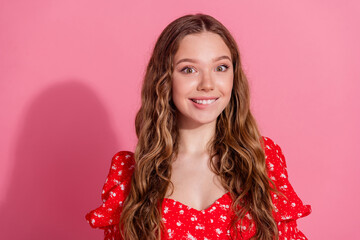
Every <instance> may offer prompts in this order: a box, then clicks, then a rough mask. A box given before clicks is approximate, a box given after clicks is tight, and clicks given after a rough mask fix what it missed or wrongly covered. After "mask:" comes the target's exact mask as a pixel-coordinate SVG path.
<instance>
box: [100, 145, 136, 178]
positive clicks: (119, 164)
mask: <svg viewBox="0 0 360 240" xmlns="http://www.w3.org/2000/svg"><path fill="white" fill-rule="evenodd" d="M134 168H135V158H134V153H133V152H131V151H119V152H117V153H115V154H114V156H113V157H112V159H111V166H110V170H109V173H108V177H107V178H106V180H105V183H107V182H108V181H110V180H112V181H114V180H115V182H116V180H118V181H123V180H125V179H127V178H128V177H130V176H131V175H132V173H133V170H134Z"/></svg>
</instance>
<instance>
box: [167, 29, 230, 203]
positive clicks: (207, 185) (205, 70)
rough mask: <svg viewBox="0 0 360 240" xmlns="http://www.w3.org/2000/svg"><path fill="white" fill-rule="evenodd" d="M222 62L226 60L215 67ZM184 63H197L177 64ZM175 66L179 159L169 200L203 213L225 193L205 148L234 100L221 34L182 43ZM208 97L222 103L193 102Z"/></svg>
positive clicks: (206, 34)
mask: <svg viewBox="0 0 360 240" xmlns="http://www.w3.org/2000/svg"><path fill="white" fill-rule="evenodd" d="M221 56H227V57H228V58H223V59H221V60H216V61H213V60H214V59H216V58H218V57H221ZM185 58H187V59H192V60H194V61H196V62H189V61H183V62H180V63H178V62H179V61H180V60H182V59H185ZM173 62H174V72H173V79H172V98H173V101H174V104H175V106H176V108H177V111H178V113H179V114H178V126H179V134H180V138H179V154H178V158H177V159H176V160H175V161H174V162H173V165H172V176H171V181H172V182H173V184H174V192H173V194H172V195H171V198H172V199H174V200H176V201H179V202H181V203H183V204H185V205H187V206H190V207H192V208H194V209H197V210H202V209H206V208H207V207H209V206H210V205H211V204H213V203H214V202H215V201H216V200H217V199H218V198H220V197H221V196H222V195H223V194H225V193H226V192H227V191H226V190H225V189H223V187H222V186H221V184H220V181H219V179H218V178H217V176H216V175H215V174H214V173H213V172H212V171H211V170H210V167H209V160H210V159H209V158H210V157H209V154H208V152H207V150H206V144H207V143H208V142H209V140H210V139H211V137H212V136H213V135H214V133H215V126H216V119H217V117H218V116H219V115H220V114H221V112H222V111H223V110H224V109H225V107H226V106H227V105H228V104H229V101H230V98H231V91H232V87H233V79H234V73H233V66H232V60H231V52H230V50H229V48H228V47H227V46H226V44H225V43H224V41H223V40H222V38H221V37H220V36H219V35H217V34H214V33H211V32H203V33H200V34H191V35H187V36H186V37H184V38H183V39H182V40H181V42H180V46H179V49H178V51H177V53H176V54H175V56H174V61H173ZM225 65H226V66H228V68H227V67H226V66H225ZM204 96H208V97H216V98H218V99H217V100H216V101H215V102H214V103H212V104H211V105H208V106H206V108H204V109H199V108H197V107H196V106H195V104H194V103H193V102H192V101H191V100H190V99H191V98H199V97H204ZM169 193H170V191H169V190H168V194H169ZM167 198H170V196H167Z"/></svg>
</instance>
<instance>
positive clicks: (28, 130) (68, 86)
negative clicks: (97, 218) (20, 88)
mask: <svg viewBox="0 0 360 240" xmlns="http://www.w3.org/2000/svg"><path fill="white" fill-rule="evenodd" d="M22 122H23V125H22V126H20V131H19V136H18V139H17V143H16V146H15V152H14V154H13V157H14V159H12V160H13V161H14V169H13V173H12V174H10V175H11V176H12V177H11V179H10V181H9V182H10V186H9V187H8V189H9V191H8V192H7V197H6V199H5V200H4V204H3V205H2V206H1V207H0V214H1V220H0V221H1V222H0V229H1V230H0V232H1V238H2V239H36V240H41V239H53V240H57V239H59V240H60V239H61V240H64V239H100V237H101V236H103V232H102V231H93V229H91V228H90V226H89V225H88V223H87V222H86V220H85V214H86V212H88V211H90V210H92V209H94V208H96V207H98V206H99V205H100V204H101V203H102V202H101V199H100V194H101V188H102V185H103V183H104V181H105V178H106V176H107V173H108V171H109V167H110V164H111V158H112V156H113V155H114V154H115V153H116V152H117V151H118V150H119V144H118V143H117V140H116V136H115V134H114V132H113V131H112V128H111V124H110V122H109V117H108V114H107V112H106V109H105V108H104V106H103V104H102V103H101V101H100V100H99V99H98V97H97V96H96V94H95V93H94V91H92V90H91V89H89V87H87V86H85V85H84V84H82V83H81V82H79V81H73V80H69V81H65V82H62V83H60V84H57V85H54V86H52V87H50V88H48V89H46V90H45V91H43V93H41V94H39V96H37V97H36V98H35V99H34V100H33V102H32V103H30V104H29V106H28V107H27V110H26V112H25V114H24V119H23V121H22Z"/></svg>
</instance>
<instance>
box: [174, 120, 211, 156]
mask: <svg viewBox="0 0 360 240" xmlns="http://www.w3.org/2000/svg"><path fill="white" fill-rule="evenodd" d="M215 127H216V120H215V121H213V122H211V123H206V124H193V125H192V126H189V125H187V126H184V125H182V124H179V154H181V155H204V154H206V155H207V154H209V153H208V149H207V144H208V143H209V141H210V140H211V138H212V137H213V136H214V134H215Z"/></svg>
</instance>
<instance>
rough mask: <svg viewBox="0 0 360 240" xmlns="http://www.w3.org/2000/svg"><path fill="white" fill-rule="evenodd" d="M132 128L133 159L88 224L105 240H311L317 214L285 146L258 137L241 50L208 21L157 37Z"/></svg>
mask: <svg viewBox="0 0 360 240" xmlns="http://www.w3.org/2000/svg"><path fill="white" fill-rule="evenodd" d="M141 98H142V105H141V108H140V110H139V111H138V113H137V115H136V119H135V125H136V134H137V136H138V143H137V146H136V149H135V153H132V152H130V151H120V152H118V153H116V154H115V155H114V157H113V158H112V163H111V168H110V171H109V175H108V177H107V179H106V181H105V185H104V187H103V191H102V199H103V204H102V206H100V207H99V208H97V209H95V210H93V211H91V212H89V213H88V214H87V215H86V219H87V221H88V222H89V224H90V225H91V226H92V227H94V228H101V229H104V230H105V239H131V240H138V239H148V240H155V239H201V240H203V239H306V237H305V236H304V235H303V233H302V232H300V231H299V230H298V229H297V223H296V220H297V219H298V218H300V217H304V216H307V215H308V214H310V212H311V206H310V205H304V204H303V203H302V201H301V199H300V198H299V197H298V196H297V195H296V193H295V191H294V190H293V188H292V186H291V184H290V183H289V181H288V174H287V171H286V162H285V158H284V155H283V153H282V151H281V148H280V146H279V145H277V144H276V143H275V142H274V141H273V140H272V139H270V138H268V137H264V136H262V135H261V134H260V133H259V130H258V127H257V124H256V121H255V119H254V117H253V115H252V114H251V112H250V97H249V87H248V82H247V79H246V76H245V74H244V72H243V70H242V68H241V62H240V55H239V51H238V47H237V44H236V42H235V40H234V39H233V37H232V36H231V34H230V33H229V31H228V30H227V29H226V28H225V27H224V26H223V25H222V24H221V23H220V22H219V21H217V20H216V19H214V18H213V17H211V16H209V15H204V14H195V15H186V16H183V17H180V18H178V19H176V20H175V21H173V22H171V23H170V24H169V25H168V26H167V27H166V28H165V29H164V30H163V32H162V33H161V35H160V36H159V38H158V40H157V42H156V44H155V47H154V50H153V53H152V56H151V59H150V61H149V64H148V67H147V71H146V75H145V78H144V82H143V87H142V92H141Z"/></svg>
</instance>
